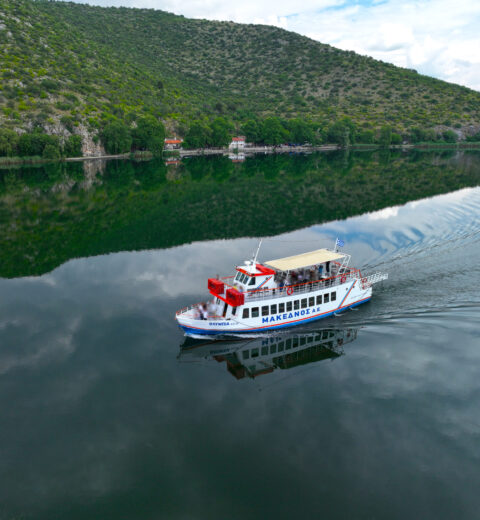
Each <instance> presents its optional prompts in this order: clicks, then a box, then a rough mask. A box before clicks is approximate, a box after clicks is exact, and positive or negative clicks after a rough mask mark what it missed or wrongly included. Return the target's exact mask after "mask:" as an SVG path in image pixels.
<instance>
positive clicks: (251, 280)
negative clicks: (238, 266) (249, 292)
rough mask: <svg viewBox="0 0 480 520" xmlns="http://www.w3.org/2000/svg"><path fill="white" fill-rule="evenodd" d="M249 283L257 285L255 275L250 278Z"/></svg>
mask: <svg viewBox="0 0 480 520" xmlns="http://www.w3.org/2000/svg"><path fill="white" fill-rule="evenodd" d="M248 285H255V276H252V277H251V278H250V283H249V284H248Z"/></svg>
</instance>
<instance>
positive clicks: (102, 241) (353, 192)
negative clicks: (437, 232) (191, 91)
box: [0, 151, 480, 277]
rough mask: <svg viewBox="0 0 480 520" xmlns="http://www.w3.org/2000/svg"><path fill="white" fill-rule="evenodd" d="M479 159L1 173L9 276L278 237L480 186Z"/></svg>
mask: <svg viewBox="0 0 480 520" xmlns="http://www.w3.org/2000/svg"><path fill="white" fill-rule="evenodd" d="M479 157H480V154H479V153H475V152H471V153H470V152H468V153H467V152H465V153H456V152H443V153H438V152H435V153H433V152H428V153H426V152H412V153H409V154H405V153H401V152H395V153H393V152H388V151H385V152H375V153H372V152H354V153H337V152H335V153H328V154H327V153H321V154H320V153H318V154H311V155H295V156H288V155H273V156H260V157H254V158H247V159H246V160H245V161H244V162H243V163H239V164H233V163H232V162H231V161H230V160H229V159H228V158H226V157H205V158H202V157H199V158H190V159H186V160H184V161H183V162H182V163H181V164H179V165H176V166H168V167H167V166H165V164H164V163H163V161H149V162H140V163H134V162H130V161H125V162H121V161H111V162H108V163H106V164H102V165H101V166H100V168H99V170H98V171H97V170H96V169H95V167H94V166H92V164H91V163H86V165H87V166H85V168H86V171H85V172H84V171H83V165H82V164H78V163H74V164H70V163H69V164H52V165H45V166H42V167H38V168H23V169H16V170H14V169H12V170H0V218H1V219H2V222H3V223H4V225H2V226H0V250H1V251H2V262H1V264H0V276H3V277H15V276H26V275H38V274H42V273H45V272H48V271H50V270H52V269H54V268H55V267H57V266H58V265H60V264H62V263H63V262H65V261H67V260H69V259H71V258H76V257H85V256H92V255H98V254H104V253H109V252H116V251H124V250H142V249H152V248H165V247H171V246H175V245H180V244H183V243H188V242H191V241H193V240H207V239H217V238H235V237H241V236H260V235H274V234H278V233H282V232H286V231H290V230H294V229H298V228H300V227H305V226H309V225H312V224H316V223H321V222H324V221H328V220H334V219H342V218H346V217H349V216H353V215H358V214H362V213H365V212H367V211H374V210H378V209H381V208H384V207H387V206H392V205H396V204H402V203H404V202H407V201H409V200H414V199H419V198H423V197H426V196H430V195H435V194H439V193H445V192H449V191H452V190H455V189H458V188H460V187H464V186H474V185H477V184H478V183H479V181H480V179H479V173H478V172H479V171H480V168H479V165H480V159H479Z"/></svg>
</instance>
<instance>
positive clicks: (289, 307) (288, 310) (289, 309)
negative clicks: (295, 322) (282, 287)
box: [287, 302, 292, 312]
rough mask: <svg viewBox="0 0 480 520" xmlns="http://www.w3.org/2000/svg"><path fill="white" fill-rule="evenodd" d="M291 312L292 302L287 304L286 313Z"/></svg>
mask: <svg viewBox="0 0 480 520" xmlns="http://www.w3.org/2000/svg"><path fill="white" fill-rule="evenodd" d="M291 310H292V302H287V312H290V311H291Z"/></svg>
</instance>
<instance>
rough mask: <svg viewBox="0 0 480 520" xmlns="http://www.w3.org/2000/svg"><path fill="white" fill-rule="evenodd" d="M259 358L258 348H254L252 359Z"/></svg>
mask: <svg viewBox="0 0 480 520" xmlns="http://www.w3.org/2000/svg"><path fill="white" fill-rule="evenodd" d="M254 357H258V348H252V358H254Z"/></svg>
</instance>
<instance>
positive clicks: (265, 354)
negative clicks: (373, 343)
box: [178, 328, 358, 379]
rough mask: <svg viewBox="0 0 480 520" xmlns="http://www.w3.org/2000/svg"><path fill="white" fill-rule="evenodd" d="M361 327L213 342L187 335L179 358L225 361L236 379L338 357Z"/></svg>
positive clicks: (181, 359) (254, 376) (182, 359)
mask: <svg viewBox="0 0 480 520" xmlns="http://www.w3.org/2000/svg"><path fill="white" fill-rule="evenodd" d="M357 332H358V329H351V328H349V329H316V330H312V331H309V332H297V333H276V334H270V335H268V336H265V335H263V336H258V337H254V338H248V339H247V338H242V339H238V340H228V341H213V340H206V339H194V338H191V337H188V336H187V337H186V338H185V341H184V342H183V344H182V345H181V346H180V352H179V354H178V359H179V360H180V361H185V362H187V361H188V362H195V361H202V360H212V361H217V362H218V363H223V362H225V364H226V367H227V370H228V371H229V372H230V373H231V374H232V375H233V376H234V377H235V378H236V379H243V378H245V377H250V378H252V379H253V378H256V377H258V376H261V375H264V374H270V373H272V372H274V371H275V369H280V370H286V369H289V368H294V367H298V366H300V365H306V364H308V363H315V362H318V361H323V360H325V359H336V358H338V357H340V356H342V355H343V354H344V350H343V347H344V345H346V344H347V343H350V342H352V341H353V340H355V339H356V337H357Z"/></svg>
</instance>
